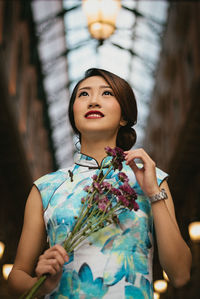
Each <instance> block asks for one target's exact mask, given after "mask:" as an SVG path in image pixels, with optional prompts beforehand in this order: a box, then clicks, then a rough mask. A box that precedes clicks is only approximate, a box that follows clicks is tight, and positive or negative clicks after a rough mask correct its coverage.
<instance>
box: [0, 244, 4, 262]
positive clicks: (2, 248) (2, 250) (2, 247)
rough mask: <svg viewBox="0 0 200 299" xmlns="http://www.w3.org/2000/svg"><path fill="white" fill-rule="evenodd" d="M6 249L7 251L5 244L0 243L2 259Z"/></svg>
mask: <svg viewBox="0 0 200 299" xmlns="http://www.w3.org/2000/svg"><path fill="white" fill-rule="evenodd" d="M4 249H5V244H4V243H3V242H1V241H0V259H1V258H2V256H3V253H4Z"/></svg>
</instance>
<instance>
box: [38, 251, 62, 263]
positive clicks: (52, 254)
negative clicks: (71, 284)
mask: <svg viewBox="0 0 200 299" xmlns="http://www.w3.org/2000/svg"><path fill="white" fill-rule="evenodd" d="M39 260H40V261H44V262H46V261H49V260H56V261H57V262H58V263H59V264H60V265H61V266H62V265H63V264H64V263H65V259H64V258H63V256H62V255H61V254H60V252H59V251H57V250H51V251H47V252H45V253H44V254H43V255H41V256H40V258H39Z"/></svg>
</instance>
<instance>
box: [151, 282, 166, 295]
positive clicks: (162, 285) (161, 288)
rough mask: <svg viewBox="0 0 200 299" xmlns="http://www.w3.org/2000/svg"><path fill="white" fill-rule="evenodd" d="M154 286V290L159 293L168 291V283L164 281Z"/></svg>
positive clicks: (155, 283)
mask: <svg viewBox="0 0 200 299" xmlns="http://www.w3.org/2000/svg"><path fill="white" fill-rule="evenodd" d="M153 286H154V290H155V291H156V292H158V293H164V292H166V290H167V282H166V280H164V279H160V280H156V281H155V282H154V285H153Z"/></svg>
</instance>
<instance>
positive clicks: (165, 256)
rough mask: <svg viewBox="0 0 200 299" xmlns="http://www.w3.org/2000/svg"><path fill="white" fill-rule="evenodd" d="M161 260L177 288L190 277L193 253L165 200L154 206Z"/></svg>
mask: <svg viewBox="0 0 200 299" xmlns="http://www.w3.org/2000/svg"><path fill="white" fill-rule="evenodd" d="M152 211H153V218H154V225H155V231H156V239H157V245H158V253H159V260H160V263H161V266H162V267H163V269H164V270H165V271H166V273H167V274H168V276H169V278H170V280H171V281H172V283H173V284H174V285H175V286H177V287H178V286H181V285H183V284H185V283H186V282H187V281H188V280H189V277H190V267H191V253H190V249H189V247H188V246H187V244H186V243H185V241H184V240H183V238H182V236H181V234H180V231H179V229H178V227H177V224H176V223H175V221H174V219H173V218H172V216H171V215H170V213H169V210H168V208H167V205H166V203H165V201H164V200H160V201H158V202H155V203H153V204H152Z"/></svg>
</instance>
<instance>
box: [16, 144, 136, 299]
mask: <svg viewBox="0 0 200 299" xmlns="http://www.w3.org/2000/svg"><path fill="white" fill-rule="evenodd" d="M105 151H106V153H107V155H108V156H112V159H111V161H110V163H109V167H108V169H107V171H106V173H105V174H103V165H102V166H101V168H100V170H99V173H98V175H96V174H95V175H93V177H92V184H91V186H85V187H84V191H85V192H86V196H85V197H83V198H82V199H81V203H82V207H81V211H80V215H79V217H78V218H77V219H76V222H75V225H74V227H73V230H72V231H71V232H70V233H69V235H67V237H66V239H65V242H64V245H63V246H64V248H65V250H66V252H67V254H68V255H70V254H71V253H72V252H73V251H74V249H75V248H77V246H78V245H79V244H80V243H81V242H83V240H85V239H86V238H87V237H88V236H90V235H91V234H92V233H94V232H96V231H98V230H99V229H102V228H103V227H105V226H107V225H110V224H111V223H119V220H118V216H119V214H120V213H122V212H123V211H124V209H129V210H135V211H137V210H138V208H139V206H138V204H137V202H136V199H137V194H136V192H135V190H134V189H133V188H132V187H131V186H130V185H129V183H128V181H129V179H128V177H127V175H126V174H125V173H124V172H121V170H122V162H123V161H124V160H125V154H124V152H123V150H122V149H121V148H119V147H115V148H114V149H112V148H110V147H108V146H107V147H106V148H105ZM116 169H118V170H119V172H118V179H119V181H118V182H117V183H116V184H117V185H118V186H117V187H118V188H116V184H110V183H109V182H107V181H105V179H106V178H107V176H108V174H109V173H110V172H111V171H112V170H114V171H115V170H116ZM47 277H48V274H47V275H43V276H42V277H40V278H39V279H38V281H37V282H36V283H35V285H34V286H33V287H32V289H31V290H30V291H29V292H28V293H26V294H24V295H22V296H21V297H20V299H31V298H34V296H35V294H36V293H37V291H38V289H39V288H40V287H41V285H42V284H43V283H44V281H45V280H46V278H47Z"/></svg>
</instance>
